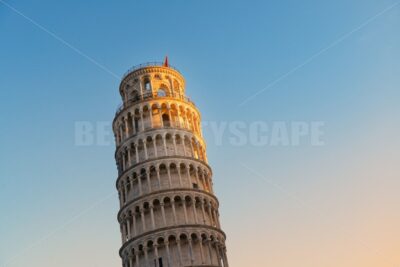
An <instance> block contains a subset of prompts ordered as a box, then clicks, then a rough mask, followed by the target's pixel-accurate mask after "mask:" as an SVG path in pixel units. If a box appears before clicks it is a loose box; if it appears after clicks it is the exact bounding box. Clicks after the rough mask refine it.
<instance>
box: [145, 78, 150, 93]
mask: <svg viewBox="0 0 400 267" xmlns="http://www.w3.org/2000/svg"><path fill="white" fill-rule="evenodd" d="M144 89H145V90H146V91H149V90H151V83H150V80H149V79H146V80H144Z"/></svg>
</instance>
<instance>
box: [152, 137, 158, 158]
mask: <svg viewBox="0 0 400 267" xmlns="http://www.w3.org/2000/svg"><path fill="white" fill-rule="evenodd" d="M153 147H154V157H156V158H157V157H158V155H157V145H156V138H155V137H153Z"/></svg>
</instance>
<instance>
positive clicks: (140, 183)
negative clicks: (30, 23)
mask: <svg viewBox="0 0 400 267" xmlns="http://www.w3.org/2000/svg"><path fill="white" fill-rule="evenodd" d="M141 176H142V175H141V174H139V175H138V176H137V179H138V184H139V195H140V196H141V195H143V188H142V177H141Z"/></svg>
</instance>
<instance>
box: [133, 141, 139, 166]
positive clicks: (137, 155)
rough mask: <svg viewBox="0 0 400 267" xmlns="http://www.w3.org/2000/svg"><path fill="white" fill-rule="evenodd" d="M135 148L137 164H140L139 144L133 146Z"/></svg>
mask: <svg viewBox="0 0 400 267" xmlns="http://www.w3.org/2000/svg"><path fill="white" fill-rule="evenodd" d="M133 145H134V146H135V156H136V164H137V163H139V151H138V146H137V144H133Z"/></svg>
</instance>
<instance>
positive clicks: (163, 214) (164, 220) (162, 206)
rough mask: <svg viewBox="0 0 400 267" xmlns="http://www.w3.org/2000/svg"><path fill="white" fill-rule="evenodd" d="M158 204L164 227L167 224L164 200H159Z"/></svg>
mask: <svg viewBox="0 0 400 267" xmlns="http://www.w3.org/2000/svg"><path fill="white" fill-rule="evenodd" d="M160 206H161V214H162V217H163V222H164V226H165V227H166V226H167V218H166V216H165V207H164V202H161V203H160Z"/></svg>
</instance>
